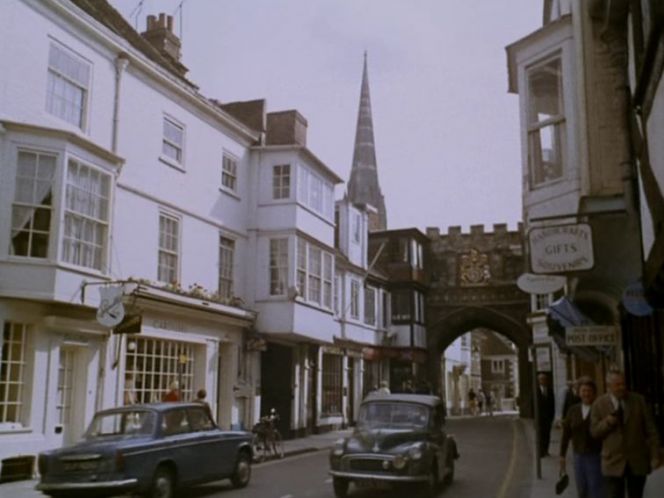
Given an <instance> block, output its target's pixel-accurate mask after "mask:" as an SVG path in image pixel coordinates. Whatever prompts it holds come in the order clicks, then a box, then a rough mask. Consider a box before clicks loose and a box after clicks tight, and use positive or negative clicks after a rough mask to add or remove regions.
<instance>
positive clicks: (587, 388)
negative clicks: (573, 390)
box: [560, 377, 605, 498]
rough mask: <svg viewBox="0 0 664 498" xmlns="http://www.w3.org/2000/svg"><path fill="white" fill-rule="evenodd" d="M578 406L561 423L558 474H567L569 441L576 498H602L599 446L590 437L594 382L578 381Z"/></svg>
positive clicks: (595, 388)
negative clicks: (572, 458) (561, 432)
mask: <svg viewBox="0 0 664 498" xmlns="http://www.w3.org/2000/svg"><path fill="white" fill-rule="evenodd" d="M578 393H579V399H580V400H581V401H580V402H579V403H576V404H574V405H572V406H571V407H570V408H569V410H568V411H567V416H566V417H565V418H564V419H563V424H562V425H563V434H562V438H561V440H560V471H561V473H563V472H567V460H566V455H567V447H568V446H569V442H570V441H572V454H573V457H574V461H573V464H574V476H575V480H576V489H577V493H578V496H579V498H604V496H605V495H604V482H603V480H602V461H601V457H600V451H601V450H602V442H601V441H600V440H598V439H595V438H593V436H592V434H591V433H590V409H591V407H592V404H593V402H594V401H595V398H596V397H597V386H596V385H595V382H594V381H593V380H592V379H590V378H589V377H587V378H582V379H579V383H578Z"/></svg>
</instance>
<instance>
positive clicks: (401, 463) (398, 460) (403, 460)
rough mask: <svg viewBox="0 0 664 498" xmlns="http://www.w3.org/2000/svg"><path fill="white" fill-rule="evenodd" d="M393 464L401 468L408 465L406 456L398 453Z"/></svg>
mask: <svg viewBox="0 0 664 498" xmlns="http://www.w3.org/2000/svg"><path fill="white" fill-rule="evenodd" d="M392 465H393V466H394V468H395V469H397V470H401V469H403V468H404V467H405V466H406V458H405V457H403V456H401V455H397V456H395V457H394V460H392Z"/></svg>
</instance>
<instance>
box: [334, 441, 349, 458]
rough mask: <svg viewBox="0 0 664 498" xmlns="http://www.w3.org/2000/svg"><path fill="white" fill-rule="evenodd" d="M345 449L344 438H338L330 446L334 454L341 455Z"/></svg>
mask: <svg viewBox="0 0 664 498" xmlns="http://www.w3.org/2000/svg"><path fill="white" fill-rule="evenodd" d="M345 449H346V440H345V439H338V440H337V441H336V442H335V443H334V446H333V447H332V454H333V455H334V456H341V455H343V454H344V451H345Z"/></svg>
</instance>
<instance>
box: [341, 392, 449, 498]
mask: <svg viewBox="0 0 664 498" xmlns="http://www.w3.org/2000/svg"><path fill="white" fill-rule="evenodd" d="M444 424H445V405H444V404H443V403H442V401H441V400H440V398H438V397H437V396H429V395H420V394H371V395H369V396H368V397H367V398H366V399H365V400H364V401H363V402H362V405H361V406H360V416H359V419H358V423H357V426H356V428H355V430H354V431H353V433H352V435H351V436H349V437H347V438H344V439H340V440H339V441H337V442H336V443H335V445H334V446H333V447H332V449H331V451H330V474H331V475H332V484H333V486H334V494H335V495H336V496H337V497H338V498H345V497H346V496H347V495H348V490H349V485H350V483H351V482H352V483H355V484H356V485H360V486H362V485H370V486H371V485H373V486H379V487H382V486H384V485H408V486H417V487H419V488H420V489H419V491H420V492H421V493H422V494H424V495H425V496H434V495H435V493H436V492H437V490H438V488H439V486H440V484H442V483H450V482H452V480H453V479H454V460H455V459H456V458H458V457H459V453H458V451H457V445H456V441H455V440H454V438H453V437H452V436H450V435H449V434H446V433H445V430H444ZM409 494H410V493H409Z"/></svg>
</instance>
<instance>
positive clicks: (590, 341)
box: [565, 325, 618, 346]
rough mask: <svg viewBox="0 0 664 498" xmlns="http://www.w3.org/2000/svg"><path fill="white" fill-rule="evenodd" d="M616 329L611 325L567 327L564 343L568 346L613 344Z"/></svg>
mask: <svg viewBox="0 0 664 498" xmlns="http://www.w3.org/2000/svg"><path fill="white" fill-rule="evenodd" d="M617 342H618V329H617V328H616V327H614V326H612V325H589V326H583V327H567V328H566V329H565V343H566V344H567V345H568V346H615V345H616V343H617Z"/></svg>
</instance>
